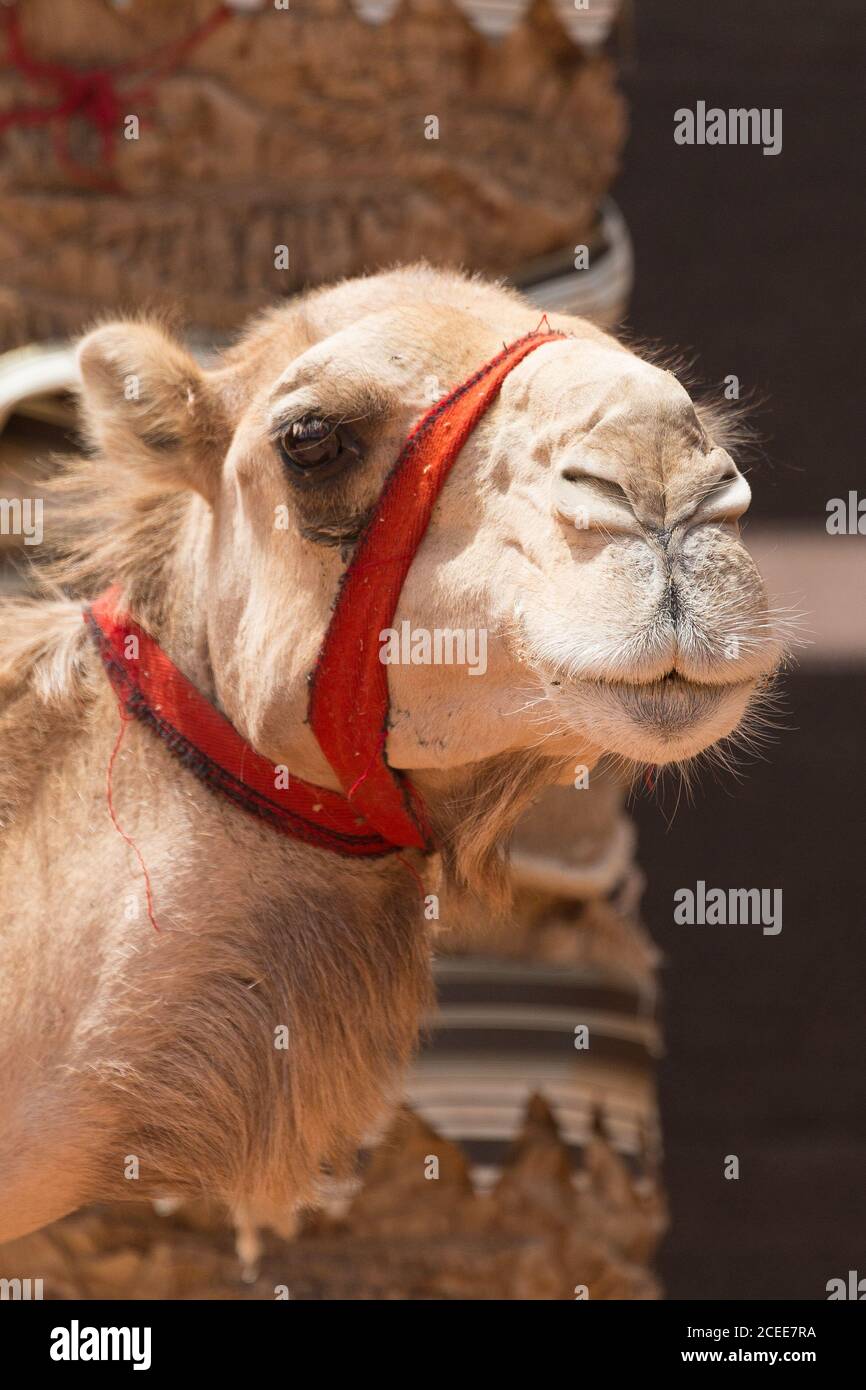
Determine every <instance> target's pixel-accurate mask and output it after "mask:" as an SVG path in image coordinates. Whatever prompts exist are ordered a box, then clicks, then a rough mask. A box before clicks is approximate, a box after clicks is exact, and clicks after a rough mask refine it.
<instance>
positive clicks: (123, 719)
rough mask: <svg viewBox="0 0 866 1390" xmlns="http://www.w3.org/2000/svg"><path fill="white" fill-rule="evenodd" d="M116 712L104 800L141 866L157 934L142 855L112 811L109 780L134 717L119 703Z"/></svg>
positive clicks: (151, 919)
mask: <svg viewBox="0 0 866 1390" xmlns="http://www.w3.org/2000/svg"><path fill="white" fill-rule="evenodd" d="M117 711H118V714H119V715H120V728H119V729H118V731H117V738H116V739H115V741H114V747H113V748H112V750H111V757H110V758H109V759H108V768H107V771H106V776H105V799H106V801H107V803H108V814H109V816H110V817H111V824H112V825H113V826H114V828H115V830H116V831H117V833H118V835H119V836H120V837H121V839H123V840H125V841H126V843H127V844H128V845H129V848H130V849H131V850H132V851H133V852H134V853H135V855H136V857H137V859H138V862H139V864H140V865H141V872H142V873H143V874H144V894H145V898H146V900H147V915H148V917H149V919H150V925H151V926H152V927H153V929H154V931H156V932H158V931H159V927H158V925H157V921H156V917H155V915H154V909H153V888H152V886H151V882H150V874H149V873H148V871H147V865H146V864H145V862H144V855H143V854H142V852H141V850H140V849H139V848H138V845H137V844H136V843H135V841H134V840H133V838H132V836H131V835H127V833H126V831H125V830H124V828H123V826H122V825H121V824H120V821H119V820H118V819H117V813H116V811H115V809H114V796H113V794H112V790H111V778H112V774H113V772H114V762H115V759H116V757H117V755H118V753H119V752H120V745H121V743H122V742H123V735H124V734H125V733H126V726H127V724H129V723H130V722H131V720H132V719H133V717H134V716H133V715H131V714H127V713H126V712H125V710H124V708H123V706H122V705H121V704H120V703H118V706H117Z"/></svg>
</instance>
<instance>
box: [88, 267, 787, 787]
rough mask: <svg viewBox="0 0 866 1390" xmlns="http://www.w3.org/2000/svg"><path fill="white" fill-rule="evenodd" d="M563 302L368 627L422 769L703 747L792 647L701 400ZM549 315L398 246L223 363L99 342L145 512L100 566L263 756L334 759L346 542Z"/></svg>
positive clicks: (732, 720)
mask: <svg viewBox="0 0 866 1390" xmlns="http://www.w3.org/2000/svg"><path fill="white" fill-rule="evenodd" d="M550 323H551V327H553V328H555V329H560V330H563V331H564V332H565V333H566V334H567V335H568V336H567V337H566V338H564V339H561V340H557V341H552V342H549V343H546V344H545V345H543V346H541V347H539V348H537V349H536V350H535V351H534V352H532V353H531V354H530V355H529V356H527V357H526V358H525V359H524V360H523V361H522V362H521V363H520V364H519V365H518V366H517V367H516V368H515V369H514V370H513V371H512V372H511V373H510V375H509V376H508V377H507V378H506V380H505V382H504V384H503V386H502V390H501V393H500V395H499V397H498V399H497V400H496V401H495V402H494V403H493V405H492V406H491V408H490V409H489V410H488V411H487V412H486V414H485V415H484V416H483V418H482V419H481V420H480V422H479V423H478V425H477V427H476V428H475V430H474V432H473V433H472V434H471V435H470V437H469V439H468V441H467V443H466V444H465V446H464V448H463V449H462V452H461V453H460V456H459V458H458V459H457V462H456V464H455V466H454V468H453V470H452V472H451V474H450V476H449V479H448V481H447V483H446V485H445V487H444V490H443V492H442V494H441V495H440V497H439V500H438V502H437V504H436V507H435V511H434V514H433V517H432V521H431V524H430V527H429V529H428V531H427V533H426V535H425V537H424V539H423V541H422V542H421V544H420V547H419V549H418V551H417V553H416V555H415V557H414V560H413V563H412V566H411V569H410V571H409V574H408V578H407V580H406V582H405V584H404V587H403V589H402V592H401V595H400V599H399V603H398V607H397V611H396V613H395V615H394V619H393V623H392V625H391V628H390V629H389V630H388V632H383V633H377V634H373V636H374V638H375V640H377V641H380V642H381V644H382V656H383V659H384V660H387V662H388V667H389V669H388V679H389V690H390V700H391V715H390V725H389V731H388V738H387V756H388V759H389V762H390V763H391V764H392V766H394V767H397V768H404V769H407V770H409V771H410V772H411V773H412V774H413V775H414V776H416V777H417V778H419V779H420V784H421V785H423V783H424V779H425V776H427V775H428V774H429V776H431V777H435V776H436V775H439V774H440V773H441V772H442V771H443V770H445V771H449V770H458V769H465V768H467V767H469V766H470V765H472V764H477V763H479V762H481V761H483V760H486V759H498V758H502V757H503V756H508V755H514V754H525V753H533V754H537V753H539V752H541V753H543V754H544V755H545V756H549V757H550V759H551V760H553V761H554V762H556V763H557V765H558V768H559V770H558V772H557V774H556V775H557V777H562V776H564V775H566V774H565V773H564V768H565V767H566V765H567V764H568V763H569V762H570V761H579V762H582V763H589V762H591V761H593V760H595V759H597V758H598V756H599V755H601V754H605V753H610V754H617V755H620V756H622V757H624V758H625V759H628V760H630V761H633V762H637V763H645V762H649V763H654V764H664V763H669V762H673V761H680V760H683V759H688V758H690V757H692V756H693V755H695V754H697V753H699V752H700V751H701V750H703V749H705V748H707V747H708V746H709V745H711V744H713V743H715V742H716V741H717V740H719V739H721V738H724V737H725V736H727V735H730V734H731V733H732V732H733V731H734V730H735V729H736V728H737V726H738V725H739V724H740V723H741V721H742V720H743V718H744V715H745V714H746V711H747V709H748V708H749V706H750V703H751V701H752V699H753V696H754V694H755V692H756V690H757V689H758V688H759V687H761V686H762V685H763V684H764V683H765V682H766V680H767V677H768V676H769V675H770V673H771V672H772V671H773V669H774V667H775V666H776V664H777V662H778V659H779V646H778V643H777V641H776V640H775V638H774V636H773V633H772V631H771V629H770V615H769V613H768V608H767V601H766V597H765V592H764V588H763V585H762V582H761V580H760V577H759V575H758V573H757V571H756V569H755V566H754V564H753V563H752V561H751V559H750V557H749V555H748V553H747V551H746V550H745V548H744V547H743V545H742V543H741V540H740V536H739V525H738V523H739V519H740V517H741V516H742V515H743V513H744V512H745V510H746V508H747V507H748V504H749V498H750V493H749V487H748V484H747V483H746V481H745V479H744V477H743V475H742V474H741V473H740V472H739V470H738V469H737V466H736V464H735V463H734V461H733V459H732V458H731V457H730V455H729V453H728V452H727V451H726V449H725V448H724V447H723V441H722V440H721V439H720V437H719V435H718V434H717V433H715V432H714V431H715V426H714V424H713V423H712V421H711V420H710V418H709V417H707V416H706V415H705V414H704V413H702V412H701V411H700V410H699V409H696V407H695V405H694V404H693V402H692V401H691V399H690V397H689V395H688V393H687V392H686V390H685V389H684V388H683V386H682V385H681V384H680V383H679V381H678V380H677V379H676V378H675V377H674V376H673V375H672V374H671V373H670V372H668V371H664V370H662V369H661V368H659V367H657V366H655V365H652V364H651V363H649V362H646V361H644V360H642V359H641V358H640V357H638V356H636V355H635V354H634V353H633V352H631V351H629V350H628V349H626V348H624V347H623V346H621V345H620V344H619V343H617V342H616V341H615V340H614V339H613V338H611V337H609V336H607V335H606V334H604V333H602V332H600V331H598V330H596V329H595V328H593V327H592V326H590V325H589V324H587V323H586V322H584V321H582V320H579V319H571V318H564V317H560V316H551V321H550ZM537 324H538V313H537V311H534V310H532V309H530V308H529V307H528V306H527V305H526V304H525V303H523V301H521V300H520V299H519V298H518V297H517V296H515V295H512V294H511V293H509V292H506V291H503V290H500V289H497V288H494V287H491V286H486V285H483V284H479V283H477V282H474V281H468V280H465V279H463V278H462V277H459V276H456V275H448V274H441V273H439V272H434V271H432V270H429V269H425V268H414V269H412V268H410V269H406V270H402V271H396V272H391V273H389V274H385V275H381V276H377V277H373V278H370V279H366V280H360V281H352V282H348V283H346V284H344V285H340V286H337V287H336V288H333V289H329V290H326V291H320V292H317V293H314V294H313V295H311V296H309V297H308V298H307V299H306V300H304V301H302V302H301V303H300V305H288V306H286V307H283V308H279V309H277V310H275V311H272V312H271V313H270V314H268V315H266V316H265V317H264V318H263V319H261V320H259V321H258V322H256V323H255V324H253V326H252V328H251V329H250V330H249V331H248V332H247V334H246V336H245V337H244V338H243V339H242V340H241V341H240V342H239V344H238V345H237V346H236V347H234V348H233V349H231V350H230V351H229V352H228V353H227V354H226V356H225V358H224V359H223V361H222V362H221V364H220V365H219V366H217V367H216V368H215V369H213V370H210V371H207V370H203V369H202V368H201V367H200V366H198V365H197V363H196V362H195V361H194V360H193V359H192V357H190V356H189V355H188V354H187V353H186V352H185V351H184V350H183V349H181V348H180V347H179V346H178V345H177V344H176V343H175V342H173V341H171V340H170V339H169V338H168V337H167V336H166V335H165V334H164V333H163V331H162V330H161V329H160V328H159V327H157V326H155V325H153V324H149V323H118V324H109V325H106V326H103V327H101V328H99V329H97V330H95V331H94V332H93V333H92V334H90V336H88V337H87V338H86V339H85V340H84V342H83V345H82V347H81V353H80V361H81V372H82V378H83V387H84V404H85V413H86V416H87V419H88V422H89V427H90V431H91V434H92V435H93V437H94V438H95V440H96V443H97V445H98V447H99V449H100V451H101V452H102V454H103V455H104V457H105V458H107V459H110V461H111V467H112V469H113V470H115V473H116V475H117V477H116V478H115V482H114V484H113V489H114V493H115V500H114V503H113V504H112V505H116V497H117V495H118V493H119V494H120V495H121V496H125V497H126V498H127V504H128V505H129V506H130V507H132V509H133V510H134V511H135V512H136V515H137V517H138V521H137V523H136V524H137V526H138V531H137V532H136V533H135V534H136V535H137V537H138V539H137V541H136V540H134V541H133V542H132V543H131V545H130V546H128V547H127V549H132V550H135V549H136V546H137V547H138V555H137V558H136V557H135V556H133V555H129V554H128V555H127V556H126V558H124V557H123V556H122V555H120V554H119V553H118V552H117V548H116V547H115V552H114V553H113V555H111V556H110V564H109V563H106V564H105V565H104V568H105V570H106V574H105V578H110V579H115V580H116V579H118V578H120V579H121V580H125V581H126V582H127V583H128V585H129V586H130V587H131V588H133V589H137V590H138V591H140V593H141V594H142V595H145V596H146V595H149V594H152V593H153V592H154V591H155V589H157V588H158V587H159V585H160V584H162V585H163V587H164V588H165V589H166V591H167V592H169V593H170V594H171V595H172V598H171V600H170V603H169V608H170V610H171V611H170V613H169V615H168V617H167V618H166V622H167V623H168V624H169V628H170V629H172V630H174V631H175V632H180V631H183V632H187V633H188V639H189V640H188V641H187V643H186V645H187V646H188V647H189V649H190V651H191V652H193V653H195V659H196V660H199V659H201V661H202V662H203V667H202V669H204V667H205V666H206V668H207V672H208V675H207V680H208V682H210V683H211V686H212V692H213V694H214V696H215V697H216V698H217V699H218V701H219V703H220V704H221V706H222V707H223V709H224V710H225V711H226V713H227V714H228V716H229V718H230V719H231V720H232V721H233V722H234V723H235V725H236V726H237V727H238V728H239V729H240V731H241V732H242V733H243V734H244V735H245V736H246V737H247V738H248V739H249V740H250V742H251V743H252V744H253V745H254V746H255V747H256V748H257V749H258V750H259V751H260V752H262V753H263V754H265V755H266V756H268V757H269V758H271V759H272V760H273V761H274V762H275V763H285V764H287V765H288V766H289V767H290V768H292V769H293V770H294V771H295V772H296V773H297V774H298V775H299V776H302V777H304V778H306V779H308V780H311V781H315V782H318V783H321V784H323V785H330V786H334V785H336V784H335V781H334V778H333V774H332V773H331V771H330V769H329V767H328V765H327V763H326V761H325V760H324V758H323V756H322V754H321V752H320V750H319V749H318V747H317V744H316V741H315V739H314V737H313V734H312V732H311V730H310V728H309V726H308V724H307V723H306V722H305V721H306V717H307V706H308V701H309V678H310V673H311V672H312V670H313V668H314V666H315V663H316V657H317V653H318V651H319V648H320V646H321V643H322V640H323V637H324V634H325V632H326V630H327V627H328V623H329V619H330V616H331V613H332V609H333V605H334V602H335V597H336V595H337V593H338V589H339V585H340V580H341V576H342V574H343V573H344V571H345V569H346V566H347V564H348V562H349V560H350V558H351V555H352V552H353V547H354V546H355V543H356V542H357V539H358V537H359V535H360V534H361V532H362V531H363V528H364V526H365V523H366V521H367V519H368V518H369V517H370V515H371V513H372V512H373V510H374V508H375V505H376V502H377V499H378V497H379V494H380V491H381V489H382V486H383V482H384V480H385V479H386V477H387V476H388V474H389V471H390V470H391V469H392V467H393V465H394V462H395V460H396V458H397V457H398V454H399V452H400V449H401V445H402V443H403V441H404V439H405V437H406V434H407V432H408V431H409V430H410V428H411V427H412V425H413V424H414V423H415V422H416V421H417V420H418V418H419V417H420V416H421V415H422V413H423V412H424V411H425V410H426V409H427V408H428V407H429V406H430V404H431V402H433V401H435V400H436V399H437V398H438V397H439V396H441V395H442V394H443V393H445V392H446V391H448V390H450V389H451V388H453V387H454V386H456V385H457V384H458V383H460V382H461V381H462V380H463V379H464V378H465V377H467V376H468V375H470V374H471V373H472V372H473V371H475V370H476V369H477V368H478V367H479V366H481V365H482V364H483V363H485V362H486V361H487V360H488V359H490V358H491V357H492V356H494V355H495V354H496V353H497V352H499V351H500V349H501V348H502V345H503V343H504V342H510V341H512V340H513V339H515V338H516V337H519V336H521V335H523V334H525V333H527V332H529V331H531V330H532V329H533V328H534V327H536V326H537ZM118 479H120V480H118ZM169 494H171V495H172V496H173V497H174V500H170V501H168V502H166V501H165V499H166V498H168V497H169ZM176 494H180V495H181V499H186V500H185V501H184V500H178V499H177V496H176ZM97 525H98V526H99V527H100V528H101V529H100V531H99V536H100V537H101V536H103V535H104V533H105V531H106V530H107V529H110V528H109V527H108V525H107V523H106V522H105V521H104V519H103V520H102V521H100V522H98V523H97ZM96 535H97V532H96V529H94V536H96ZM107 546H108V543H107V542H105V541H103V540H102V539H96V540H94V541H93V547H94V551H95V552H100V547H103V548H106V547H107ZM107 558H108V552H107V551H106V554H105V555H103V560H106V559H107ZM109 569H111V570H112V571H113V572H112V573H108V570H109ZM118 571H119V572H118ZM370 582H371V583H375V582H376V577H375V575H373V576H371V580H370ZM158 606H159V605H157V607H158ZM437 634H438V635H439V636H438V639H437ZM442 634H446V635H445V636H442ZM437 641H438V645H437ZM437 653H438V659H437ZM202 680H204V677H203V676H202Z"/></svg>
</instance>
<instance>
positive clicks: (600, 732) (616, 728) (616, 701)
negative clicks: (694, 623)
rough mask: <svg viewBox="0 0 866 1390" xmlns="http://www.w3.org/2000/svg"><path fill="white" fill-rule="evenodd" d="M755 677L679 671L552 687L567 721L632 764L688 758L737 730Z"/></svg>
mask: <svg viewBox="0 0 866 1390" xmlns="http://www.w3.org/2000/svg"><path fill="white" fill-rule="evenodd" d="M756 688H757V681H756V680H755V679H748V680H743V681H736V682H729V683H724V684H723V683H718V684H710V683H708V682H698V681H694V680H688V679H686V678H684V677H682V676H680V675H678V674H677V673H675V672H672V673H671V674H669V675H667V676H664V677H662V678H661V679H659V680H652V681H628V680H584V681H577V682H574V683H560V684H559V685H558V686H557V687H555V688H554V689H552V690H551V689H550V688H548V698H551V696H555V697H556V704H557V713H558V716H559V719H560V720H561V721H562V723H563V724H566V725H568V726H569V727H570V728H572V729H573V730H574V731H575V732H576V733H582V732H583V731H584V730H586V729H591V730H592V738H593V742H594V743H595V744H596V746H598V747H600V748H603V749H604V751H605V752H606V753H611V754H617V755H619V756H620V757H623V758H626V759H628V760H629V761H630V762H634V763H652V764H655V765H657V766H661V765H664V764H665V763H678V762H684V761H686V760H688V759H689V758H693V757H695V756H697V754H699V753H702V752H704V750H705V749H707V748H709V747H711V746H712V745H713V744H714V743H717V742H718V741H719V740H720V739H724V738H727V737H729V736H730V735H731V734H733V733H734V732H735V731H736V729H737V728H738V726H739V725H740V724H741V722H742V720H743V718H744V716H745V714H746V712H747V710H748V708H749V705H750V703H751V700H752V697H753V695H754V693H755V690H756Z"/></svg>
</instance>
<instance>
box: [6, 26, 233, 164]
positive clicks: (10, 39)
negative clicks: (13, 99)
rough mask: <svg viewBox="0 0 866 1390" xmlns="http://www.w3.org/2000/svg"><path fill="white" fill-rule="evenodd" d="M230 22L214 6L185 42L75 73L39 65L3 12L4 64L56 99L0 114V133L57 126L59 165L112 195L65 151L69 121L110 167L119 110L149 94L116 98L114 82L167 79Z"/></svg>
mask: <svg viewBox="0 0 866 1390" xmlns="http://www.w3.org/2000/svg"><path fill="white" fill-rule="evenodd" d="M233 17H234V12H233V11H232V9H231V8H230V7H229V6H228V5H226V4H221V5H218V6H217V8H216V9H215V10H214V11H213V13H212V14H210V15H209V16H208V18H207V19H205V20H203V21H202V23H201V24H199V25H197V26H196V28H195V29H193V30H192V31H191V32H190V33H189V34H187V35H185V37H184V38H182V39H180V40H178V41H177V42H176V43H172V44H166V45H164V46H163V47H162V48H159V49H156V50H155V51H154V52H153V53H151V54H150V55H149V56H148V57H147V58H145V59H143V60H142V61H140V62H128V63H119V64H117V65H116V66H115V67H111V68H108V67H97V68H84V69H81V70H80V69H78V68H72V67H69V66H68V65H67V64H66V63H50V62H42V61H41V60H39V59H37V58H34V57H33V56H32V55H31V54H30V53H28V51H27V48H26V45H25V43H24V37H23V35H22V33H21V21H20V17H19V14H18V11H17V9H12V10H7V11H5V13H4V15H3V27H4V29H5V31H6V52H7V58H8V62H9V65H10V66H11V67H13V68H15V69H17V71H18V72H20V73H21V74H22V76H24V77H26V78H27V79H28V81H30V82H34V83H42V84H43V85H45V86H49V87H53V88H54V89H55V91H56V93H57V97H58V99H57V101H56V102H55V103H54V104H53V105H51V106H13V107H12V108H11V110H9V111H4V112H2V113H0V133H2V132H3V131H4V130H8V129H10V128H11V127H12V126H23V125H50V124H51V123H52V122H55V121H57V122H60V124H59V125H58V127H57V129H56V130H55V133H54V149H55V154H56V156H57V160H58V162H59V163H60V164H61V165H62V166H63V167H64V168H65V169H67V170H68V172H69V173H70V174H71V175H72V176H73V177H74V178H76V179H78V180H79V182H82V183H88V184H90V185H91V186H95V187H99V188H102V189H103V191H106V192H108V191H116V190H117V187H118V185H117V183H116V182H115V180H114V179H113V177H108V178H106V177H105V176H104V175H103V174H101V173H100V172H99V171H95V170H93V169H88V168H86V167H85V166H84V165H81V164H79V163H78V162H77V161H76V160H74V159H73V158H72V155H71V154H70V152H69V122H70V121H71V120H72V118H73V117H74V116H78V117H80V118H81V119H82V120H85V121H89V122H90V124H91V125H92V126H93V128H94V129H95V130H96V132H97V134H98V135H99V137H100V140H101V142H102V161H103V164H104V165H106V166H111V165H112V164H113V162H114V140H115V137H116V136H117V134H118V133H119V130H120V123H121V120H122V118H123V114H124V110H125V109H127V108H128V105H129V102H130V101H136V100H139V101H141V100H149V99H150V93H149V90H148V89H147V88H145V87H138V88H135V89H133V90H130V91H127V92H126V93H125V94H124V95H123V96H121V93H120V92H119V91H118V88H117V82H118V80H119V79H121V78H124V77H130V76H134V75H135V74H137V73H143V72H149V73H153V74H154V75H156V76H160V77H164V76H166V75H167V74H168V73H170V72H173V71H174V70H175V69H176V68H177V67H179V65H180V64H181V63H182V62H183V60H184V58H185V57H186V56H187V55H188V54H189V53H190V52H191V51H192V49H193V48H195V47H197V46H198V45H199V44H200V43H202V42H203V41H204V39H206V38H208V37H209V35H210V34H212V33H213V32H214V30H216V29H218V28H219V26H220V25H221V24H223V23H224V22H225V21H226V20H227V19H231V18H233Z"/></svg>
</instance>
